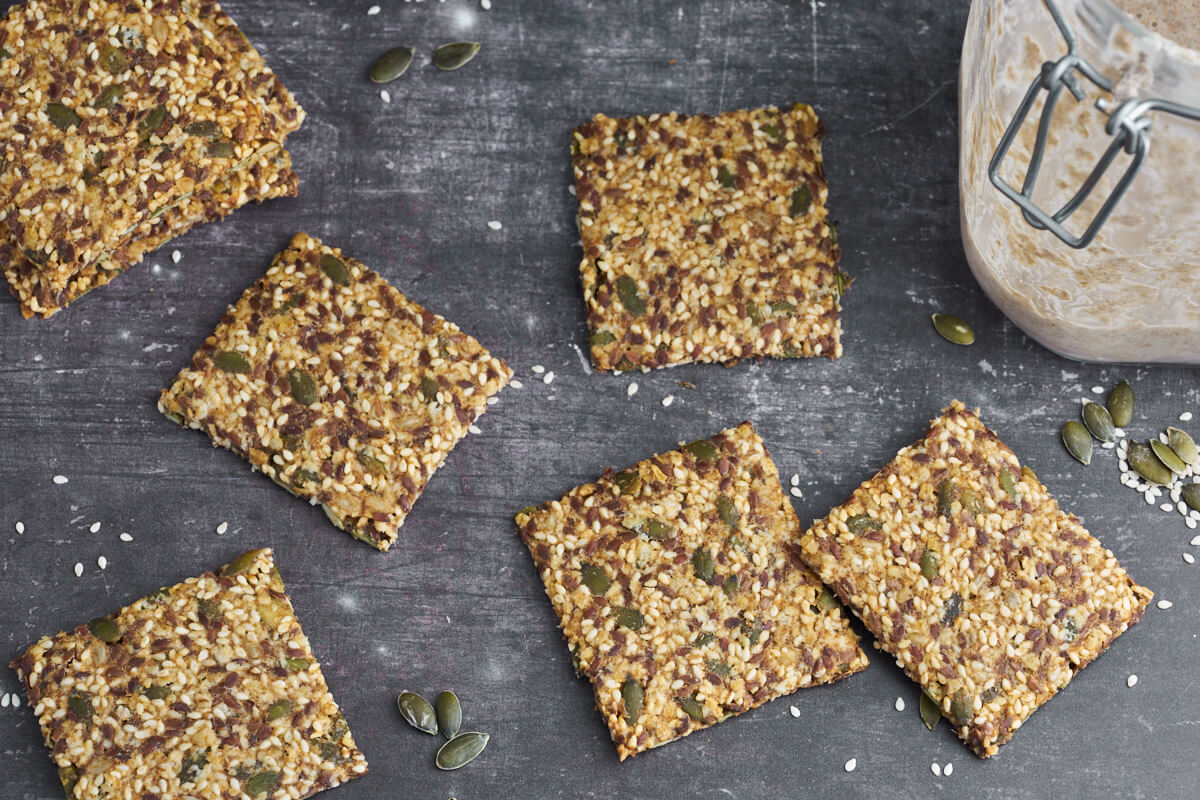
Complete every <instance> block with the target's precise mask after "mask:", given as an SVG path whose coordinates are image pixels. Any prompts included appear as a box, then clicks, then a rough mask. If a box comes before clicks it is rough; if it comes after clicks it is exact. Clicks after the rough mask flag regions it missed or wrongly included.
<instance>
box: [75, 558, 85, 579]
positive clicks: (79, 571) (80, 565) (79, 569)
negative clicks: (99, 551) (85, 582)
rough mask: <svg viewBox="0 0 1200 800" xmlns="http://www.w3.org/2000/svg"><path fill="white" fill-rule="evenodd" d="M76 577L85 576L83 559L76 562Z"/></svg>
mask: <svg viewBox="0 0 1200 800" xmlns="http://www.w3.org/2000/svg"><path fill="white" fill-rule="evenodd" d="M75 577H76V578H82V577H83V562H82V561H76V562H75Z"/></svg>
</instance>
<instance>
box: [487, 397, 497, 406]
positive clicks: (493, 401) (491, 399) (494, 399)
mask: <svg viewBox="0 0 1200 800" xmlns="http://www.w3.org/2000/svg"><path fill="white" fill-rule="evenodd" d="M499 402H500V398H499V397H496V395H492V396H491V397H489V398H488V399H487V404H488V405H489V406H494V405H496V403H499Z"/></svg>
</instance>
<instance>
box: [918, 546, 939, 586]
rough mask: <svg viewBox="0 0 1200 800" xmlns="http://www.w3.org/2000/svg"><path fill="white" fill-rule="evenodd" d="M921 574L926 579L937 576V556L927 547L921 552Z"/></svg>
mask: <svg viewBox="0 0 1200 800" xmlns="http://www.w3.org/2000/svg"><path fill="white" fill-rule="evenodd" d="M921 574H922V575H924V576H925V579H926V580H930V581H931V580H933V579H934V578H936V577H937V576H938V556H937V553H935V552H933V551H932V550H930V549H929V548H928V547H926V548H925V551H924V552H923V553H921Z"/></svg>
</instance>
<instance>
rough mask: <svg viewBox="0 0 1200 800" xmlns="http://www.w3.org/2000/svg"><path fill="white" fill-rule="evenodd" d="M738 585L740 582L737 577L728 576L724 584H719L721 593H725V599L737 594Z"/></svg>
mask: <svg viewBox="0 0 1200 800" xmlns="http://www.w3.org/2000/svg"><path fill="white" fill-rule="evenodd" d="M740 583H741V582H740V581H739V580H738V576H737V575H730V576H729V577H728V578H726V579H725V582H724V583H722V584H721V591H723V592H724V593H725V596H726V597H733V596H734V595H735V594H737V590H738V585H739V584H740Z"/></svg>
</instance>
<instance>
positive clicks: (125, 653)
mask: <svg viewBox="0 0 1200 800" xmlns="http://www.w3.org/2000/svg"><path fill="white" fill-rule="evenodd" d="M11 666H12V668H13V669H14V670H16V672H17V675H18V676H19V677H20V679H21V681H22V682H23V683H24V684H25V690H26V694H27V695H28V697H29V704H30V706H31V707H32V708H33V712H34V714H35V715H36V716H37V720H38V724H39V725H40V726H41V728H42V734H43V736H44V737H45V740H46V746H47V747H48V748H49V749H50V752H51V757H52V758H53V759H54V763H55V765H56V766H57V767H58V772H59V776H60V778H61V779H62V781H63V788H64V789H66V793H67V797H69V798H73V800H102V799H103V798H120V797H137V798H146V797H161V798H172V797H206V798H219V797H242V796H243V794H250V795H253V796H255V797H258V796H261V793H260V792H255V789H261V790H263V791H266V794H267V795H268V796H272V797H274V796H287V797H292V798H302V797H308V796H310V795H313V794H316V793H317V792H320V791H321V790H323V789H327V788H330V787H333V786H337V785H338V784H341V783H345V782H346V781H349V780H351V779H353V778H356V777H358V776H360V775H362V774H364V773H365V772H366V771H367V762H366V759H365V758H364V757H363V754H362V753H361V752H359V750H358V748H357V747H355V745H354V738H353V737H352V736H351V735H350V729H349V727H348V726H347V724H346V721H345V719H344V718H343V717H342V714H341V712H340V711H339V710H338V706H337V703H335V702H334V699H333V696H332V695H331V694H330V692H329V688H328V686H326V684H325V678H324V676H323V675H322V674H321V666H320V664H318V663H317V660H316V657H315V656H314V655H313V652H312V650H311V648H310V647H309V644H308V639H307V638H306V637H305V636H304V631H302V630H301V628H300V622H299V621H298V620H297V619H296V616H295V612H294V611H293V609H292V604H291V602H290V601H289V600H288V597H287V594H286V593H285V590H284V586H283V581H282V580H280V577H279V572H278V570H276V568H275V564H274V561H273V559H272V556H271V551H270V550H252V551H250V552H248V553H245V554H243V555H242V556H239V557H238V558H237V559H235V560H234V561H232V562H231V563H230V564H228V565H226V566H225V567H223V568H221V569H219V570H217V571H216V572H206V573H204V574H203V575H201V576H200V577H198V578H191V579H189V580H186V581H184V582H183V583H180V584H177V585H175V586H172V587H170V588H164V589H160V590H159V591H157V592H155V593H154V594H152V595H151V596H149V597H147V598H145V599H143V600H139V601H138V602H136V603H133V604H132V605H129V606H126V607H125V608H123V609H121V610H120V611H118V612H117V613H116V614H112V615H109V616H107V617H98V618H96V619H93V620H91V621H90V622H88V623H87V624H84V625H80V626H78V627H76V628H75V629H74V630H72V631H70V632H67V633H59V634H58V635H57V636H53V637H45V638H43V639H41V640H40V641H38V642H37V644H35V645H33V647H31V648H29V650H27V651H26V652H25V653H24V654H23V655H21V656H18V657H17V658H16V659H14V660H13V662H12V664H11Z"/></svg>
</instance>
